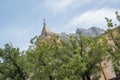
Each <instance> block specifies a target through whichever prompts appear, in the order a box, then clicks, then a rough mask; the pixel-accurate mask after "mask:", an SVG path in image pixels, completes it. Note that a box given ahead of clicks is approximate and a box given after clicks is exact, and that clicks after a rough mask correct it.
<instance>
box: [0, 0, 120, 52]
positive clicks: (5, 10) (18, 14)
mask: <svg viewBox="0 0 120 80" xmlns="http://www.w3.org/2000/svg"><path fill="white" fill-rule="evenodd" d="M115 11H120V0H0V47H3V46H4V44H5V43H12V44H13V46H15V47H20V49H21V50H23V49H27V47H28V45H29V41H30V39H31V38H32V37H34V36H35V35H40V33H41V29H42V27H43V18H44V19H45V20H46V23H47V25H48V26H49V28H50V29H51V30H52V31H54V32H56V33H60V32H66V33H71V32H72V33H73V32H75V30H76V28H89V27H92V26H98V27H100V28H103V29H106V28H107V27H106V22H105V19H104V17H109V18H112V19H113V21H114V20H115V14H114V13H115Z"/></svg>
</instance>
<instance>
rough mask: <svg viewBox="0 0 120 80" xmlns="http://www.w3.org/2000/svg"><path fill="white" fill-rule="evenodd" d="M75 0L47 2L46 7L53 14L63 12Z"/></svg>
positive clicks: (52, 0) (48, 0) (50, 0)
mask: <svg viewBox="0 0 120 80" xmlns="http://www.w3.org/2000/svg"><path fill="white" fill-rule="evenodd" d="M73 2H74V0H46V1H45V2H44V6H45V7H46V8H48V9H49V10H52V11H53V12H55V13H57V12H61V11H64V10H66V9H68V8H69V7H70V6H71V5H72V3H73Z"/></svg>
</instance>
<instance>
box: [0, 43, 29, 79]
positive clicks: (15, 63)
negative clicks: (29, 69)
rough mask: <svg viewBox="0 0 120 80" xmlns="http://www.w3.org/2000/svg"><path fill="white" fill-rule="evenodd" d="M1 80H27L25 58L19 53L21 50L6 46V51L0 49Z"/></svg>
mask: <svg viewBox="0 0 120 80" xmlns="http://www.w3.org/2000/svg"><path fill="white" fill-rule="evenodd" d="M0 58H1V59H2V62H1V63H0V80H6V79H9V80H26V78H27V74H26V71H25V70H24V69H25V64H26V62H25V61H24V60H25V56H24V55H23V53H21V52H20V51H19V48H13V47H12V46H11V45H9V44H5V48H4V49H0Z"/></svg>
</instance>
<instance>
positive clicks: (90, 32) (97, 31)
mask: <svg viewBox="0 0 120 80" xmlns="http://www.w3.org/2000/svg"><path fill="white" fill-rule="evenodd" d="M77 32H81V34H82V35H83V36H92V37H96V36H98V35H101V34H103V33H104V32H105V30H103V29H101V28H98V27H91V28H88V29H83V28H77V29H76V33H77ZM76 33H73V35H76ZM60 36H61V38H62V39H67V34H66V33H61V34H60Z"/></svg>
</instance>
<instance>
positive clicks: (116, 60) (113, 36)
mask: <svg viewBox="0 0 120 80" xmlns="http://www.w3.org/2000/svg"><path fill="white" fill-rule="evenodd" d="M115 14H116V20H117V21H118V24H114V23H113V22H112V19H109V18H105V19H106V21H107V25H108V35H109V40H111V41H112V42H113V44H112V45H108V50H107V51H108V53H109V55H111V57H112V58H111V59H112V61H113V65H114V69H115V71H116V74H117V75H119V74H120V67H119V66H120V45H119V44H120V35H119V34H120V15H119V12H116V13H115ZM113 24H114V25H113ZM113 28H114V29H113Z"/></svg>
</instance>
